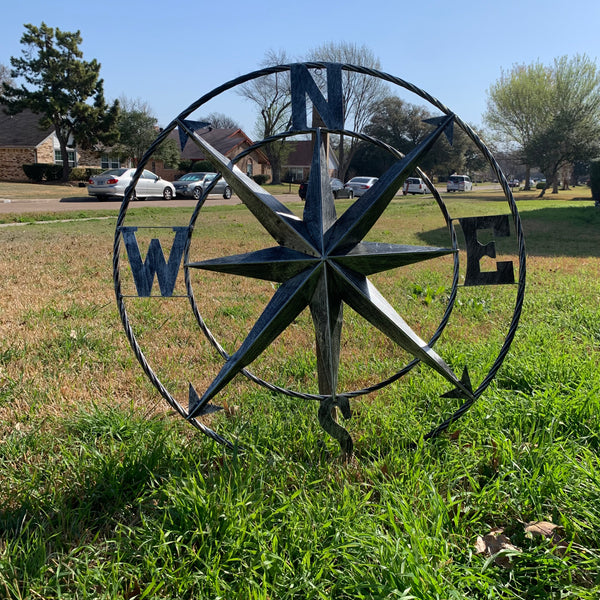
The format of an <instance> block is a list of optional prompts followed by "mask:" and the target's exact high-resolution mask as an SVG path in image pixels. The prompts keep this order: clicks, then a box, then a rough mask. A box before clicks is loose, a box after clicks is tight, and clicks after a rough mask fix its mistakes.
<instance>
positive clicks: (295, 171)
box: [285, 167, 304, 182]
mask: <svg viewBox="0 0 600 600" xmlns="http://www.w3.org/2000/svg"><path fill="white" fill-rule="evenodd" d="M285 180H286V181H291V182H294V181H304V169H303V168H302V167H289V168H288V169H287V171H286V172H285Z"/></svg>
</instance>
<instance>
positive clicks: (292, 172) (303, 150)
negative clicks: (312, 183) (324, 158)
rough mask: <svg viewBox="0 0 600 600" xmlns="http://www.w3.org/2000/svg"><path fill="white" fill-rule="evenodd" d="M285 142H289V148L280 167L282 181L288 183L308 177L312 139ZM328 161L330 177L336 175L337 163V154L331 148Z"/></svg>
mask: <svg viewBox="0 0 600 600" xmlns="http://www.w3.org/2000/svg"><path fill="white" fill-rule="evenodd" d="M286 144H289V147H290V150H289V152H288V153H287V157H286V159H285V161H284V163H285V164H284V165H283V167H282V169H281V172H282V175H283V181H286V182H289V183H300V182H302V181H306V180H307V179H308V174H309V173H310V165H311V162H312V157H313V146H314V143H313V141H312V140H299V141H293V142H286ZM328 163H329V164H328V165H327V167H328V171H329V175H330V176H331V177H336V176H337V172H338V167H339V165H338V161H337V156H336V154H335V152H334V151H333V150H330V152H329V158H328Z"/></svg>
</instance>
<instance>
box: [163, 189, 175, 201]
mask: <svg viewBox="0 0 600 600" xmlns="http://www.w3.org/2000/svg"><path fill="white" fill-rule="evenodd" d="M162 196H163V199H164V200H173V190H172V189H171V188H170V187H166V188H165V189H164V190H163V194H162Z"/></svg>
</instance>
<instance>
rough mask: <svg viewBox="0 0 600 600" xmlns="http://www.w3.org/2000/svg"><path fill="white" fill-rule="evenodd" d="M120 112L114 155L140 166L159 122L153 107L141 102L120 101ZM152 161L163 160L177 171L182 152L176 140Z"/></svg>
mask: <svg viewBox="0 0 600 600" xmlns="http://www.w3.org/2000/svg"><path fill="white" fill-rule="evenodd" d="M119 103H120V106H121V110H120V112H119V117H118V119H117V128H118V130H119V143H118V144H116V145H115V146H114V147H113V152H116V153H117V154H119V156H120V157H121V159H127V160H131V161H133V163H134V164H135V165H138V164H139V162H140V161H141V159H142V157H143V156H144V154H145V153H146V150H148V148H149V146H150V145H151V144H152V142H154V140H155V139H156V136H157V135H158V133H159V127H158V120H157V119H156V117H155V116H154V115H153V113H152V109H151V108H150V106H149V105H148V104H147V103H146V102H144V101H142V100H140V99H135V100H132V99H129V98H127V97H126V96H121V97H120V98H119ZM153 158H155V159H158V160H162V161H163V162H164V164H165V166H166V167H168V168H174V167H176V166H177V165H178V164H179V161H180V160H181V153H180V152H179V147H178V145H177V142H176V141H175V140H170V139H169V140H166V141H164V142H163V143H162V144H161V145H160V146H159V147H158V148H157V149H156V150H155V152H154V154H153Z"/></svg>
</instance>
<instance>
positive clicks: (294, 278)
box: [178, 115, 473, 453]
mask: <svg viewBox="0 0 600 600" xmlns="http://www.w3.org/2000/svg"><path fill="white" fill-rule="evenodd" d="M453 118H454V116H453V115H449V116H446V117H442V118H440V119H438V121H437V122H438V128H437V129H436V130H435V131H433V132H432V133H431V134H430V135H429V136H428V137H427V138H426V139H425V140H424V141H423V142H422V143H421V144H419V146H417V147H416V148H415V149H414V150H413V151H412V152H411V153H410V154H408V155H407V156H405V157H404V158H403V159H402V160H400V161H398V162H397V163H395V164H394V165H393V166H392V167H391V168H390V169H389V170H388V171H387V172H386V173H384V174H383V176H382V177H380V178H379V180H378V181H377V182H376V183H375V185H373V187H372V188H371V189H369V190H368V191H367V192H366V193H365V194H363V195H362V196H361V197H360V198H359V199H358V200H357V201H356V202H354V204H352V205H351V206H350V207H349V208H348V210H347V211H346V212H345V213H344V214H343V215H342V216H340V217H339V218H338V217H337V215H336V210H335V204H334V200H333V195H332V193H331V188H330V184H329V174H328V171H327V161H326V156H325V144H324V139H323V136H322V133H321V130H319V129H317V130H316V132H315V145H314V154H313V160H312V165H311V177H310V180H309V185H308V189H307V194H306V204H305V209H304V214H303V218H302V219H300V218H299V217H297V216H296V215H294V214H293V213H292V212H291V211H290V210H289V209H288V208H287V207H286V206H285V205H283V204H282V203H281V202H279V201H278V200H277V199H276V198H275V197H273V196H271V195H270V194H268V193H267V192H266V191H265V190H263V189H262V188H261V187H260V186H258V185H257V184H256V183H255V182H254V181H253V180H251V179H250V178H249V177H247V176H245V175H244V174H243V173H242V172H241V171H240V170H239V169H238V168H237V167H234V166H232V165H231V164H230V163H228V161H227V159H226V158H225V157H224V156H223V155H221V154H219V153H218V152H217V151H216V150H215V149H214V148H212V147H211V146H210V145H209V144H207V143H206V142H205V141H204V140H203V139H202V138H200V136H198V135H197V134H195V133H194V131H193V130H192V129H191V128H189V127H188V126H187V125H186V123H185V121H179V122H178V125H179V127H180V128H182V129H183V130H184V131H185V132H186V133H187V134H188V135H189V136H190V137H191V138H192V139H193V140H194V141H195V143H196V144H198V145H199V146H200V147H201V148H202V150H203V152H204V153H205V155H206V156H208V157H209V158H210V160H211V162H213V164H214V165H215V166H218V168H219V170H221V171H222V172H226V173H227V180H228V183H229V185H230V186H231V188H232V189H233V190H234V192H235V193H236V194H237V195H238V196H239V197H240V199H241V200H242V201H243V202H244V204H245V205H246V206H247V207H248V209H249V210H250V211H251V212H252V213H253V214H254V216H255V217H256V218H257V220H258V221H259V222H260V223H261V224H262V225H263V227H264V228H265V229H266V230H267V232H268V233H269V234H270V235H271V236H272V237H273V238H274V239H275V241H276V242H277V244H278V245H277V246H274V247H271V248H265V249H262V250H258V251H256V252H249V253H246V254H239V255H235V256H227V257H222V258H217V259H212V260H205V261H200V262H190V263H188V264H187V265H186V266H187V267H188V268H198V269H205V270H210V271H217V272H221V273H229V274H235V275H243V276H246V277H254V278H258V279H263V280H268V281H274V282H277V283H279V284H280V285H279V287H278V289H277V291H276V292H275V294H274V295H273V297H272V298H271V300H270V302H269V303H268V304H267V306H266V307H265V309H264V310H263V312H262V314H261V315H260V316H259V318H258V320H257V321H256V323H255V324H254V326H253V327H252V329H251V331H250V333H249V334H248V336H247V337H246V339H245V340H244V342H243V343H242V345H241V346H240V347H239V349H238V350H237V351H236V352H235V353H234V354H232V355H231V356H230V357H229V358H228V359H227V360H226V362H225V364H224V365H223V367H222V369H221V370H220V372H219V373H218V375H217V376H216V377H215V379H214V380H213V381H212V383H211V384H210V386H209V387H208V389H207V390H206V391H205V392H204V394H203V395H202V397H201V398H199V401H197V402H194V404H193V405H190V407H189V412H188V419H192V418H194V417H195V416H197V415H199V414H202V412H203V409H204V407H205V406H206V405H207V404H208V402H209V401H210V400H211V399H212V398H213V397H214V396H215V395H216V394H217V393H218V392H219V391H221V390H222V389H223V388H224V387H225V386H226V385H227V384H228V383H229V382H230V381H231V380H232V379H233V378H234V377H235V375H236V374H237V373H239V372H240V371H241V370H242V369H244V368H245V367H246V366H248V365H249V364H250V363H251V362H252V361H253V360H254V359H256V358H257V357H258V356H259V355H260V354H261V353H262V352H263V351H264V350H265V349H266V348H267V347H268V346H269V345H270V344H271V343H272V342H273V341H274V340H275V339H276V338H277V337H278V336H279V335H280V334H281V333H282V332H283V331H284V330H285V329H286V328H287V327H288V325H289V324H290V323H291V322H292V321H293V320H294V319H295V318H296V317H297V316H298V315H299V314H300V313H301V312H302V311H303V310H304V309H305V308H306V307H308V308H309V309H310V312H311V315H312V319H313V324H314V328H315V336H316V352H317V371H318V379H319V392H320V393H321V394H322V395H324V396H326V399H325V400H323V401H322V402H321V408H320V410H319V420H320V422H321V425H322V426H323V427H324V428H325V430H326V431H327V432H328V433H330V435H332V436H333V437H335V438H336V439H338V441H339V442H340V444H341V446H342V449H343V450H344V451H345V452H347V453H350V452H351V451H352V441H351V439H350V436H349V434H348V432H347V431H346V430H345V429H344V428H343V427H341V426H340V425H339V424H337V423H336V422H335V421H334V419H333V417H332V416H331V411H332V408H333V407H334V406H338V407H339V408H340V409H341V411H342V414H343V415H344V417H346V418H348V417H350V407H349V403H348V398H347V397H346V396H344V395H343V394H338V393H337V385H338V370H339V359H340V339H341V331H342V323H343V305H344V304H347V305H348V306H350V307H351V308H352V309H354V310H355V311H356V312H357V313H358V314H360V315H361V316H362V317H363V318H365V319H366V320H367V321H368V322H370V323H371V324H372V325H373V326H375V327H376V328H378V329H379V330H380V331H381V332H383V333H384V334H385V335H386V336H387V337H389V338H390V339H391V340H393V341H394V342H395V343H396V344H398V345H399V346H401V347H402V348H403V349H405V350H406V351H408V352H409V353H410V354H412V355H413V356H414V357H415V358H418V359H419V360H421V361H422V362H424V363H425V364H427V365H429V366H430V367H431V368H433V369H434V370H435V371H437V372H438V373H439V374H440V375H442V376H443V377H444V378H445V379H447V380H448V381H449V382H451V383H452V384H453V385H454V386H455V393H457V394H459V395H461V396H463V397H465V396H466V397H469V398H470V397H472V395H473V393H472V390H471V389H470V384H468V383H466V382H467V379H465V377H464V376H463V378H462V379H459V378H458V377H457V376H456V375H455V374H454V372H453V371H452V369H451V368H450V367H449V366H448V365H447V364H446V362H445V361H444V360H443V359H442V358H441V357H440V356H439V355H438V354H437V353H436V352H435V351H434V350H433V349H432V348H431V347H430V346H429V345H428V344H427V343H426V342H425V341H423V340H422V339H421V338H420V337H419V336H418V335H417V334H416V333H415V332H414V331H413V330H412V329H411V328H410V326H409V325H408V324H407V323H406V321H404V319H403V318H402V317H401V316H400V315H399V314H398V313H397V312H396V311H395V309H394V308H393V307H392V306H391V305H390V304H389V303H388V302H387V300H385V298H384V297H383V296H382V295H381V294H380V292H379V291H378V290H377V289H376V287H375V286H374V285H373V283H372V282H371V281H370V280H369V279H368V276H369V275H372V274H375V273H380V272H384V271H387V270H390V269H394V268H397V267H401V266H404V265H408V264H411V263H416V262H420V261H424V260H429V259H432V258H436V257H439V256H444V255H448V254H451V253H454V252H455V250H454V249H452V248H437V247H427V246H408V245H398V244H387V243H377V242H365V241H362V240H363V238H364V237H365V236H366V234H367V233H368V232H369V231H370V230H371V228H372V227H373V226H374V225H375V223H376V222H377V220H378V219H379V217H380V216H381V215H382V213H383V212H384V210H385V209H386V208H387V206H388V205H389V203H390V202H391V200H392V199H393V198H394V196H395V194H396V192H397V190H398V189H399V187H400V186H401V185H402V183H403V182H404V180H405V179H406V177H407V176H409V175H410V174H411V173H412V172H413V170H414V169H415V167H416V166H417V164H418V162H419V160H420V159H421V157H422V156H423V155H424V154H426V153H427V152H428V151H429V150H430V148H431V147H432V146H433V144H434V143H435V141H436V140H437V139H438V137H439V136H440V135H441V134H442V133H444V132H446V130H448V129H451V127H452V123H453Z"/></svg>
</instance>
